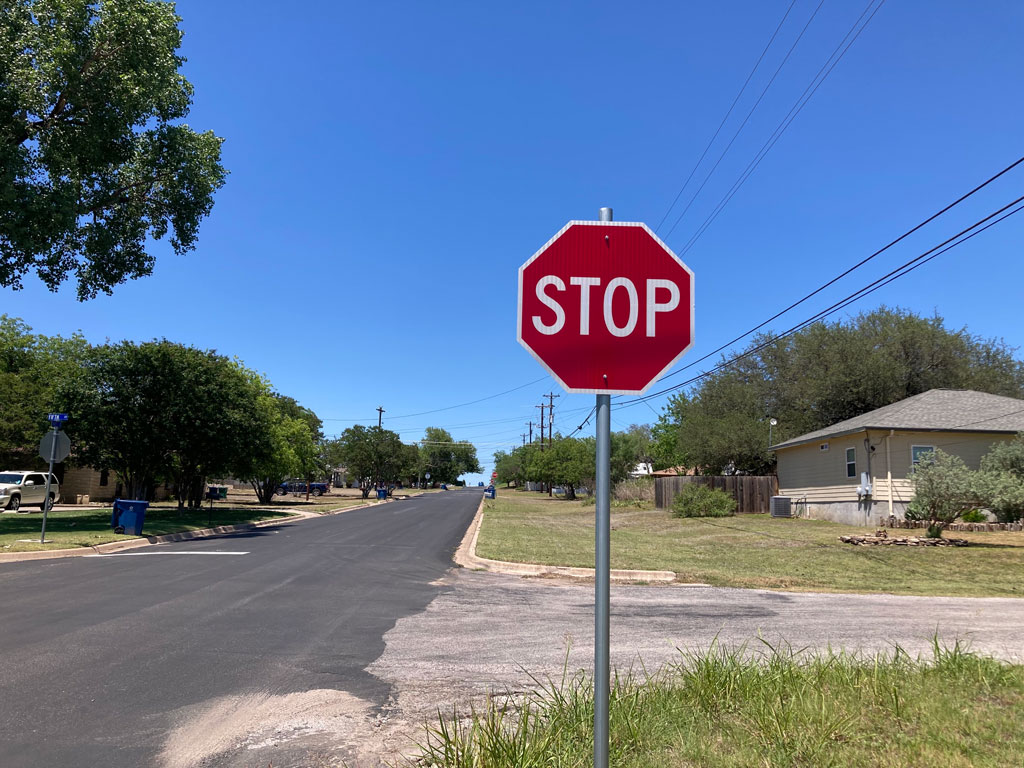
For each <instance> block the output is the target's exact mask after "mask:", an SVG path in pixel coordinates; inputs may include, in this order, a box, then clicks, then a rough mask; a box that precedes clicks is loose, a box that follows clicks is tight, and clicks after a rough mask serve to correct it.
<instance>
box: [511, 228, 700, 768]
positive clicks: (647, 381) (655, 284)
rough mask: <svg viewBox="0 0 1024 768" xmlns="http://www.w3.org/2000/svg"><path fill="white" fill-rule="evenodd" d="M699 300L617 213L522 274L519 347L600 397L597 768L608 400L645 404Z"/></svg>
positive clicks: (666, 254) (603, 661)
mask: <svg viewBox="0 0 1024 768" xmlns="http://www.w3.org/2000/svg"><path fill="white" fill-rule="evenodd" d="M693 290H694V276H693V272H692V271H691V270H690V268H689V267H687V266H686V265H685V264H684V263H683V262H682V261H681V260H680V258H679V257H678V256H677V255H676V254H674V253H673V252H672V251H671V250H670V249H669V247H668V246H667V245H665V243H663V242H662V241H661V240H659V239H658V237H657V235H655V234H654V232H652V231H651V230H650V229H649V228H648V227H647V225H646V224H644V223H643V222H624V221H619V222H613V221H612V209H611V208H602V209H601V213H600V220H599V221H570V222H569V223H568V224H566V225H565V227H563V228H562V229H561V230H560V231H559V232H558V233H557V234H555V236H554V237H552V238H551V239H550V240H549V241H548V242H547V243H546V244H545V245H544V246H543V247H542V248H541V249H540V250H539V251H537V252H536V253H535V254H533V256H531V257H530V258H529V259H528V260H527V261H526V262H525V263H524V264H523V265H522V266H521V267H520V268H519V294H518V302H517V307H516V340H517V341H518V342H519V343H520V344H522V346H523V347H524V348H525V349H526V351H527V352H529V353H530V354H531V355H533V357H534V358H535V359H536V360H537V362H539V363H540V364H541V365H543V366H544V368H545V369H547V371H548V372H549V373H550V374H551V375H552V376H553V377H554V378H555V380H556V381H558V383H559V384H561V385H562V387H563V388H564V389H565V391H566V392H570V393H573V392H586V393H593V394H595V395H597V406H596V409H595V410H596V413H597V451H596V457H595V458H596V466H595V485H596V487H595V489H594V490H595V502H596V505H595V520H594V523H595V531H594V568H595V573H594V767H595V768H608V757H609V755H608V752H609V734H608V703H609V699H610V694H611V690H610V682H611V678H610V663H609V607H610V606H609V602H610V592H611V587H610V581H611V571H610V569H611V563H610V527H611V526H610V522H609V521H610V517H611V488H610V477H611V467H610V458H611V395H642V394H643V393H644V392H646V391H647V389H648V388H649V387H650V386H651V385H652V384H653V383H654V382H655V381H657V380H658V379H659V378H660V377H661V376H662V375H663V374H665V373H667V372H668V370H669V369H670V368H672V366H673V365H675V364H676V362H677V361H678V360H679V359H680V358H681V357H682V356H683V354H684V353H685V352H686V350H687V349H689V348H690V347H691V346H692V345H693V319H694V309H693ZM549 397H552V398H553V395H551V396H549ZM541 421H542V422H543V419H542V420H541ZM549 431H550V430H549ZM525 442H526V435H523V443H524V445H525Z"/></svg>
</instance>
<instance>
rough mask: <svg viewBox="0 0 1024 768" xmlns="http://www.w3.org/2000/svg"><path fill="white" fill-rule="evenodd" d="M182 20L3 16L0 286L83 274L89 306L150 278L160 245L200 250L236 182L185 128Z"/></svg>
mask: <svg viewBox="0 0 1024 768" xmlns="http://www.w3.org/2000/svg"><path fill="white" fill-rule="evenodd" d="M180 21H181V19H180V18H179V17H178V15H177V14H176V13H175V10H174V5H173V3H169V2H163V1H162V0H103V2H99V1H98V0H11V2H6V3H3V4H2V6H0V285H3V286H8V287H13V288H15V289H17V288H20V287H21V286H22V279H23V278H24V276H25V275H26V274H29V273H31V272H33V271H34V272H35V273H36V274H37V275H38V276H39V278H40V279H41V280H42V281H43V282H44V283H45V284H46V285H47V287H49V288H50V290H56V289H57V287H58V286H59V285H60V284H61V283H62V282H64V280H66V279H67V278H68V277H69V276H72V275H73V276H74V277H75V279H76V280H77V291H78V298H79V300H85V299H88V298H93V297H95V296H96V294H97V293H98V292H99V291H103V292H105V293H111V291H112V289H113V287H114V286H115V285H118V284H120V283H123V282H125V281H126V280H129V279H133V278H137V277H141V276H144V275H148V274H150V273H151V272H152V270H153V265H154V261H155V260H154V257H153V256H152V254H151V253H148V252H147V251H146V246H147V241H149V240H151V239H152V240H160V239H163V238H164V237H166V236H167V235H168V234H169V233H170V244H171V247H172V248H173V249H174V251H175V252H176V253H178V254H182V253H185V252H187V251H189V250H192V249H193V248H195V244H196V240H197V236H198V229H199V222H200V221H201V220H202V219H203V218H205V217H206V216H207V215H209V213H210V210H211V208H212V206H213V195H214V192H215V191H216V190H217V189H219V188H220V187H221V186H222V185H223V184H224V179H225V177H226V171H225V170H224V168H223V166H222V165H221V161H220V154H221V141H222V140H221V139H220V138H218V137H217V136H215V135H214V134H213V133H212V132H210V131H207V132H205V133H197V132H196V131H194V130H192V129H191V128H190V127H189V126H188V125H185V124H183V123H181V122H180V121H181V120H182V119H183V118H185V117H186V116H187V115H188V112H189V106H190V104H191V101H192V86H191V84H190V83H189V82H188V81H187V80H186V79H185V78H184V77H183V76H182V75H181V73H180V72H179V69H180V68H181V65H182V64H183V63H184V61H185V59H184V58H183V57H182V56H180V55H179V53H178V49H179V48H180V46H181V39H182V31H181V30H180V29H179V28H178V24H179V22H180Z"/></svg>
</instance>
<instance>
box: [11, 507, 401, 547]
mask: <svg viewBox="0 0 1024 768" xmlns="http://www.w3.org/2000/svg"><path fill="white" fill-rule="evenodd" d="M390 501H392V499H387V500H386V501H385V502H383V503H385V504H386V503H388V502H390ZM380 503H381V502H377V501H375V502H372V503H369V504H360V505H359V506H357V507H343V508H342V509H336V510H334V511H331V512H324V513H322V514H321V513H316V512H305V511H302V510H299V509H282V510H280V511H282V512H291V513H292V514H290V515H289V516H288V517H279V518H275V519H273V520H260V521H258V522H255V523H238V524H237V525H218V526H216V527H214V528H200V529H199V530H195V531H180V532H178V533H165V534H162V535H160V536H143V537H141V538H138V539H128V540H127V541H110V542H107V543H106V544H96V545H93V546H91V547H75V548H74V549H50V550H38V551H34V552H0V563H18V562H22V561H24V560H56V559H58V558H62V557H85V556H87V555H96V554H101V555H102V554H106V553H107V552H120V551H122V550H125V549H137V548H139V547H148V546H150V545H151V544H168V543H170V542H174V541H191V540H193V539H208V538H210V537H211V536H224V535H226V534H231V533H244V532H246V531H252V530H255V529H257V528H267V527H269V526H272V525H281V524H282V523H288V522H294V521H298V520H311V519H313V518H317V517H332V516H334V515H340V514H342V513H344V512H353V511H355V510H357V509H366V508H367V507H374V506H377V505H378V504H380Z"/></svg>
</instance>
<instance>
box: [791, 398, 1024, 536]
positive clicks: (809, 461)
mask: <svg viewBox="0 0 1024 768" xmlns="http://www.w3.org/2000/svg"><path fill="white" fill-rule="evenodd" d="M1018 432H1024V400H1018V399H1016V398H1013V397H1002V396H1000V395H989V394H986V393H984V392H974V391H972V390H957V389H932V390H929V391H928V392H923V393H922V394H920V395H914V396H913V397H908V398H907V399H906V400H901V401H899V402H898V403H893V404H892V405H887V406H885V407H884V408H878V409H877V410H874V411H869V412H868V413H865V414H862V415H860V416H856V417H854V418H852V419H847V420H846V421H841V422H839V423H838V424H833V425H832V426H830V427H826V428H825V429H819V430H817V431H816V432H808V433H807V434H805V435H800V436H799V437H795V438H793V439H792V440H786V441H785V442H783V443H779V444H778V445H774V446H772V449H773V450H774V451H776V456H777V458H778V476H779V493H780V495H782V496H789V497H790V498H791V499H792V501H793V504H794V513H796V512H799V513H805V514H806V515H807V516H809V517H814V518H818V519H822V520H832V521H835V522H841V523H847V524H850V525H874V524H877V523H878V522H879V521H880V520H881V519H882V518H885V517H888V516H889V515H896V516H897V517H903V514H904V511H905V510H906V507H907V504H908V503H909V502H910V500H911V499H912V498H913V497H914V487H913V484H912V483H911V480H910V477H911V473H912V471H913V467H914V465H915V464H917V462H918V461H920V459H921V457H922V456H924V455H925V454H927V453H929V452H931V451H934V450H936V449H938V450H942V451H944V452H946V453H950V454H953V455H955V456H959V457H960V458H961V459H963V460H964V461H965V462H966V463H967V466H969V467H971V468H972V469H977V468H978V464H979V462H980V460H981V457H982V456H984V455H985V454H986V453H987V452H988V450H989V449H990V448H991V447H992V445H993V443H995V442H997V441H1000V440H1010V439H1012V438H1013V437H1014V436H1015V435H1016V434H1017V433H1018Z"/></svg>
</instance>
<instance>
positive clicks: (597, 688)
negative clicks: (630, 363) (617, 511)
mask: <svg viewBox="0 0 1024 768" xmlns="http://www.w3.org/2000/svg"><path fill="white" fill-rule="evenodd" d="M600 217H601V221H611V220H612V209H611V208H602V209H601V213H600ZM605 383H606V384H607V376H606V377H605ZM611 412H612V398H611V395H598V396H597V452H596V456H597V467H596V472H595V485H596V487H595V489H594V492H595V498H594V500H595V502H596V503H595V505H594V510H595V511H594V515H595V519H594V768H608V694H609V682H610V670H609V660H608V656H609V652H608V646H609V621H608V614H609V611H610V599H609V595H610V592H611V586H610V581H611V577H610V568H611V562H610V561H611V533H610V529H611V487H610V486H611V482H610V481H611V441H612V437H611V434H612V432H611V430H612V426H611V425H612V421H611V416H612V413H611Z"/></svg>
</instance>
